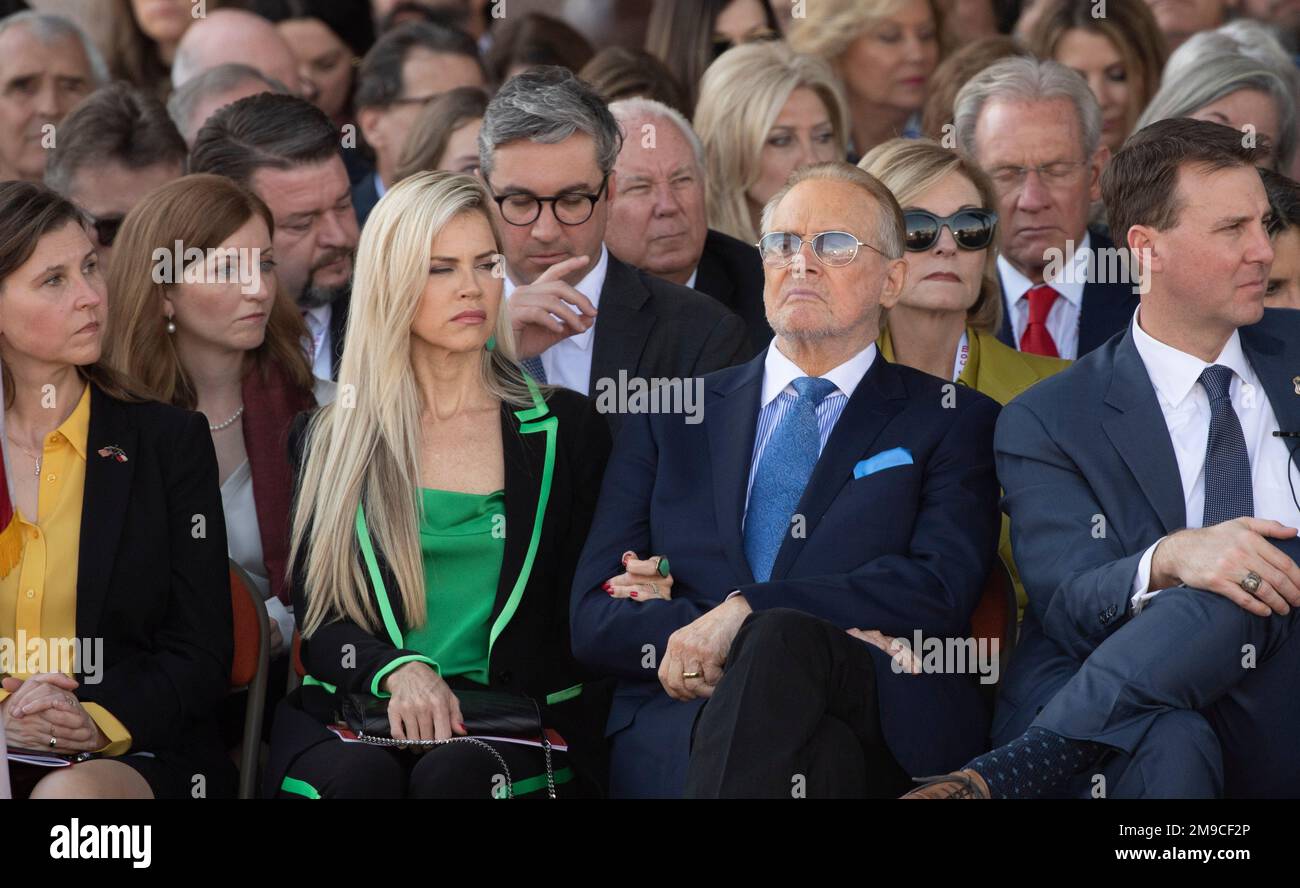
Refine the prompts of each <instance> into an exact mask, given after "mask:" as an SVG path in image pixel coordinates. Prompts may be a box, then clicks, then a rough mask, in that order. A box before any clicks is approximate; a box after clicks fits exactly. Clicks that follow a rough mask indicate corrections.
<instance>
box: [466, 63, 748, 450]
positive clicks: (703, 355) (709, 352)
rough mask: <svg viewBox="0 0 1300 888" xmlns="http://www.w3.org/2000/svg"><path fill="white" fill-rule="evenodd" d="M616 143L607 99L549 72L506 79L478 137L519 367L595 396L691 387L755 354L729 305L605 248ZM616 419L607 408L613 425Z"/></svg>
mask: <svg viewBox="0 0 1300 888" xmlns="http://www.w3.org/2000/svg"><path fill="white" fill-rule="evenodd" d="M621 140H622V135H621V132H620V130H619V127H618V123H617V122H616V121H615V120H614V117H613V116H612V115H611V114H610V112H609V108H608V107H607V106H606V104H605V101H604V100H603V99H602V98H601V97H600V96H599V95H597V94H596V93H595V92H594V91H593V90H592V89H591V87H589V86H588V85H587V84H585V83H583V82H582V81H581V80H578V79H577V78H576V77H574V76H573V74H572V73H571V72H569V71H567V70H566V69H564V68H559V67H554V66H541V67H537V68H534V69H532V70H530V71H527V72H525V73H523V74H520V75H518V76H517V77H514V78H512V79H511V80H509V81H507V83H506V84H505V85H504V86H503V87H502V88H501V90H500V91H499V92H498V93H497V95H496V97H495V98H493V99H492V102H491V103H490V104H489V105H488V108H487V112H486V114H485V115H484V118H483V126H482V129H481V130H480V132H479V162H480V170H481V175H482V177H483V179H484V181H485V182H486V183H487V187H488V190H489V192H491V195H492V198H493V201H494V203H495V204H496V207H497V222H498V227H499V229H500V231H501V239H502V242H503V244H504V250H505V258H506V263H505V264H506V273H507V278H506V282H505V291H506V296H507V298H508V299H509V300H510V313H511V317H512V319H513V321H514V326H515V333H516V339H517V342H516V345H517V347H518V350H519V353H520V354H521V355H522V356H524V357H525V358H526V360H525V364H524V366H525V368H526V369H527V370H528V371H529V372H530V373H531V374H532V375H533V377H534V378H536V379H537V380H539V381H541V382H548V383H551V384H554V385H562V386H564V387H566V388H570V389H573V390H574V391H578V392H581V393H582V394H584V395H588V394H590V395H592V396H593V397H594V396H595V394H596V393H597V391H598V390H602V389H605V388H606V386H607V385H608V382H609V381H618V380H620V379H627V380H643V381H645V384H646V385H650V384H653V383H654V381H655V380H664V379H667V380H683V381H684V380H687V379H691V378H694V377H698V376H702V375H703V374H705V373H710V372H712V371H714V370H718V369H721V368H723V367H730V366H731V365H733V364H736V363H738V362H740V361H743V360H745V359H747V358H748V357H749V356H750V355H752V354H753V350H752V349H751V347H750V344H749V339H748V336H747V334H746V330H745V324H744V322H743V321H742V320H741V319H740V318H738V317H737V316H736V315H734V314H732V313H731V312H730V311H728V310H727V309H726V308H725V307H724V306H722V305H720V304H719V303H718V302H716V301H714V300H712V299H710V298H709V297H708V296H705V295H704V294H702V293H698V292H696V291H694V290H690V289H687V288H686V287H682V286H679V285H677V284H673V283H670V282H668V281H665V280H663V279H661V278H657V277H654V276H653V275H649V274H646V273H644V272H642V271H640V270H638V269H635V268H633V267H632V266H630V265H625V264H624V263H622V262H620V261H619V260H618V259H616V258H615V257H614V256H613V255H611V254H610V252H609V251H608V250H607V249H606V248H605V244H604V239H605V229H606V223H607V221H608V219H609V204H610V199H611V197H612V196H613V195H614V194H615V190H616V188H617V187H618V186H617V182H616V177H615V175H614V162H615V160H616V159H617V157H618V152H619V147H620V144H621ZM620 374H622V375H621V376H620ZM602 381H606V382H602ZM680 384H681V383H678V385H680ZM620 403H622V402H621V401H620ZM619 416H620V414H619V413H618V412H617V411H615V410H608V411H606V418H607V419H608V420H609V422H610V425H611V426H613V427H617V425H618V421H619Z"/></svg>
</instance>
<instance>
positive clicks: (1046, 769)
mask: <svg viewBox="0 0 1300 888" xmlns="http://www.w3.org/2000/svg"><path fill="white" fill-rule="evenodd" d="M1106 749H1107V747H1106V746H1104V745H1102V744H1101V743H1094V742H1092V741H1091V740H1070V739H1068V738H1066V737H1062V736H1061V735H1060V734H1053V733H1052V732H1051V731H1047V730H1044V729H1043V728H1030V729H1029V730H1028V731H1025V733H1023V734H1021V735H1020V736H1019V737H1017V738H1016V739H1015V740H1012V741H1011V742H1010V743H1008V744H1007V745H1006V746H999V747H998V748H997V749H995V750H993V751H992V752H986V753H984V754H983V755H981V756H979V757H978V758H976V759H973V760H972V761H971V763H970V764H968V765H967V766H966V767H967V768H970V769H971V770H973V771H976V772H977V773H978V774H979V775H980V776H981V777H983V778H984V782H985V783H987V784H988V786H989V795H990V796H992V797H993V798H995V799H1034V798H1038V797H1040V796H1043V795H1046V794H1047V793H1050V792H1051V791H1052V790H1054V789H1056V788H1057V787H1059V786H1060V785H1061V784H1062V783H1065V782H1066V781H1067V780H1069V779H1070V778H1071V777H1073V776H1074V775H1075V774H1077V773H1079V772H1080V771H1082V770H1083V769H1084V768H1086V767H1088V766H1089V765H1091V764H1092V763H1093V762H1095V761H1096V760H1097V759H1098V758H1100V757H1101V755H1102V753H1104V752H1105V751H1106Z"/></svg>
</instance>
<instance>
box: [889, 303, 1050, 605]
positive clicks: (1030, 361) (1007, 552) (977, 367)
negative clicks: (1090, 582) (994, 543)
mask: <svg viewBox="0 0 1300 888" xmlns="http://www.w3.org/2000/svg"><path fill="white" fill-rule="evenodd" d="M966 337H967V339H968V340H969V342H970V354H969V355H968V357H967V360H966V366H965V368H963V369H962V371H961V375H960V376H958V377H957V382H959V383H960V384H962V385H966V386H969V387H971V388H973V389H975V391H977V392H980V393H982V394H985V395H988V396H989V397H990V398H992V399H993V400H995V401H997V402H998V403H999V404H1006V403H1007V402H1008V401H1010V400H1011V399H1012V398H1014V397H1015V396H1016V395H1018V394H1020V393H1021V392H1023V391H1024V390H1025V389H1027V388H1029V387H1030V386H1031V385H1033V384H1034V383H1036V382H1038V381H1039V380H1040V379H1046V378H1047V377H1049V376H1051V375H1052V374H1053V373H1058V372H1060V371H1061V370H1064V369H1065V368H1066V367H1068V366H1070V362H1069V361H1066V360H1062V359H1061V358H1045V357H1043V356H1042V355H1030V354H1025V353H1024V352H1020V351H1016V350H1015V349H1014V348H1011V347H1009V346H1007V345H1004V344H1003V343H1002V342H1001V341H1000V340H999V339H998V338H997V337H996V336H994V335H993V334H992V333H982V332H979V331H976V330H974V329H972V328H970V327H967V328H966ZM876 345H877V347H878V348H879V349H880V354H881V355H883V356H884V358H885V360H886V361H891V362H892V361H894V344H893V341H892V340H891V339H890V338H889V330H888V329H886V330H885V331H884V332H883V333H881V334H880V339H879V341H878V342H877V343H876ZM998 554H999V555H1000V556H1001V557H1002V562H1003V563H1004V564H1005V565H1006V566H1007V570H1008V571H1009V572H1010V574H1011V581H1012V582H1013V583H1014V584H1015V586H1016V603H1017V608H1016V610H1017V614H1018V616H1020V617H1023V616H1024V614H1025V604H1026V602H1027V600H1028V599H1027V598H1026V597H1025V587H1024V585H1023V584H1021V582H1020V572H1019V571H1018V570H1016V562H1015V560H1014V559H1012V557H1011V519H1009V518H1007V516H1006V515H1003V516H1002V535H1001V537H1000V538H999V540H998Z"/></svg>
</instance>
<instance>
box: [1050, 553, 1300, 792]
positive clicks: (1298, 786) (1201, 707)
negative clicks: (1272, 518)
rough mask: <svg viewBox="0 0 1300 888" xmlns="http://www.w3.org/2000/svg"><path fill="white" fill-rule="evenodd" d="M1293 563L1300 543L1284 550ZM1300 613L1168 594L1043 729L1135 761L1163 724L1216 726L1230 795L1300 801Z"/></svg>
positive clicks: (1076, 681) (1070, 691)
mask: <svg viewBox="0 0 1300 888" xmlns="http://www.w3.org/2000/svg"><path fill="white" fill-rule="evenodd" d="M1277 542H1278V543H1279V545H1278V548H1280V549H1282V550H1283V551H1285V552H1286V553H1287V554H1288V555H1289V556H1291V557H1292V558H1293V559H1294V558H1297V556H1298V555H1300V552H1298V551H1297V544H1296V542H1295V541H1277ZM1297 623H1300V609H1296V608H1293V609H1292V610H1291V613H1290V614H1288V615H1287V616H1278V615H1277V614H1273V615H1271V616H1268V617H1257V616H1254V615H1252V614H1250V613H1248V612H1246V611H1244V610H1242V609H1241V608H1240V607H1238V606H1237V605H1236V604H1234V603H1232V602H1231V601H1229V600H1228V599H1226V598H1224V597H1223V596H1221V595H1216V594H1214V593H1211V592H1205V591H1202V590H1199V589H1188V588H1186V587H1178V588H1174V589H1166V590H1165V591H1163V592H1161V593H1160V594H1159V595H1158V596H1156V598H1155V599H1154V600H1153V601H1152V602H1151V603H1150V604H1148V605H1147V607H1146V608H1145V609H1144V610H1143V612H1142V613H1141V614H1140V615H1138V616H1137V617H1136V618H1134V619H1132V620H1129V621H1128V622H1127V623H1126V624H1125V625H1124V626H1122V627H1120V628H1119V629H1118V630H1116V632H1115V633H1114V634H1113V635H1111V636H1110V637H1109V638H1107V639H1106V640H1105V641H1104V642H1102V644H1100V645H1099V646H1098V647H1097V648H1096V650H1094V651H1093V652H1092V654H1091V655H1090V656H1089V657H1088V659H1087V660H1086V661H1085V662H1084V663H1083V665H1082V666H1081V667H1080V669H1079V671H1078V672H1077V673H1076V674H1075V675H1074V677H1073V678H1071V679H1070V680H1069V681H1068V682H1067V683H1066V684H1065V686H1064V687H1063V688H1062V689H1061V690H1060V691H1059V692H1058V693H1057V694H1056V696H1055V697H1053V698H1052V700H1051V702H1049V703H1048V704H1047V706H1046V707H1044V709H1043V711H1042V712H1041V713H1040V714H1039V716H1038V718H1037V719H1036V720H1035V721H1034V724H1036V725H1038V726H1040V727H1043V728H1046V729H1047V730H1049V731H1053V732H1055V733H1057V734H1061V735H1062V736H1065V737H1071V738H1074V739H1081V740H1094V741H1097V742H1099V743H1104V744H1106V745H1108V746H1112V747H1114V748H1116V749H1119V750H1122V751H1123V752H1125V753H1127V754H1129V755H1133V754H1134V753H1136V752H1138V751H1139V750H1140V748H1141V746H1142V744H1143V743H1144V742H1145V741H1146V739H1147V737H1148V734H1149V733H1150V731H1151V730H1152V726H1153V725H1155V724H1156V723H1157V722H1158V721H1159V720H1160V719H1162V718H1164V717H1165V716H1166V715H1167V714H1168V713H1171V712H1176V711H1179V710H1183V711H1192V712H1199V713H1200V714H1201V715H1202V716H1204V718H1205V720H1206V721H1208V723H1209V724H1210V726H1212V727H1213V729H1214V733H1215V734H1216V735H1217V737H1218V740H1219V744H1220V746H1221V750H1222V756H1223V779H1224V792H1225V793H1226V794H1227V795H1229V796H1238V797H1255V798H1257V797H1261V796H1282V797H1293V796H1294V795H1295V794H1296V793H1300V758H1297V756H1296V753H1295V750H1296V746H1295V736H1296V734H1297V733H1298V732H1300V707H1298V706H1297V705H1296V699H1297V696H1296V695H1297V688H1298V687H1300V640H1298V639H1296V638H1295V636H1296V634H1297V633H1296V632H1295V631H1294V630H1295V627H1296V625H1297Z"/></svg>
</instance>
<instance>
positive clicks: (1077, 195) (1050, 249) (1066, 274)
mask: <svg viewBox="0 0 1300 888" xmlns="http://www.w3.org/2000/svg"><path fill="white" fill-rule="evenodd" d="M954 107H955V109H956V116H955V125H956V128H957V139H958V141H959V142H960V144H961V145H962V147H963V148H964V149H965V151H966V152H967V153H968V154H969V155H970V156H971V157H973V158H975V161H976V162H977V163H978V164H979V165H980V166H981V167H982V168H983V169H984V171H985V172H987V173H988V174H989V177H990V178H991V179H992V180H993V187H994V189H995V190H996V191H997V195H998V206H997V211H998V240H999V244H998V248H999V253H998V278H999V280H1000V281H1001V284H1002V294H1003V299H1004V301H1005V306H1006V311H1005V312H1004V314H1003V321H1002V329H1001V330H1000V331H999V333H998V338H999V339H1001V340H1002V341H1003V342H1004V343H1006V344H1007V345H1009V346H1011V347H1012V348H1018V349H1020V350H1021V351H1027V352H1033V353H1034V354H1039V355H1048V356H1050V357H1053V358H1057V357H1059V358H1068V359H1071V360H1073V359H1074V358H1078V357H1082V356H1083V355H1085V354H1087V353H1088V352H1090V351H1092V350H1093V349H1094V348H1096V347H1097V346H1099V345H1101V344H1102V343H1103V342H1105V341H1106V340H1107V339H1109V338H1110V337H1111V336H1114V335H1115V334H1116V333H1117V332H1119V331H1120V330H1121V329H1123V327H1124V325H1125V324H1126V323H1127V322H1128V321H1129V319H1130V318H1132V317H1133V310H1134V309H1135V308H1137V301H1138V297H1137V292H1136V291H1137V288H1136V287H1135V286H1134V285H1133V283H1132V282H1130V280H1129V275H1128V274H1127V273H1126V271H1125V266H1124V264H1123V263H1122V262H1121V261H1120V259H1119V256H1118V254H1117V253H1116V252H1115V245H1114V244H1113V243H1112V242H1111V241H1110V239H1109V238H1108V237H1106V236H1105V235H1104V234H1103V233H1101V232H1100V231H1096V230H1091V229H1089V228H1088V214H1089V210H1090V208H1091V206H1092V203H1093V202H1094V201H1096V200H1098V199H1099V197H1100V177H1101V171H1102V169H1103V168H1104V167H1105V165H1106V159H1107V158H1108V157H1109V150H1108V149H1107V148H1106V147H1105V146H1104V145H1102V144H1101V108H1100V107H1099V106H1098V105H1097V100H1096V99H1095V98H1094V97H1093V94H1092V90H1090V89H1089V88H1088V84H1087V83H1086V82H1085V81H1084V80H1083V78H1082V77H1080V76H1079V75H1078V74H1076V73H1074V72H1073V71H1071V70H1070V69H1069V68H1066V67H1065V66H1063V65H1060V64H1058V63H1056V62H1053V61H1039V60H1037V59H1031V58H1020V57H1017V58H1011V59H1003V60H1002V61H1000V62H998V63H997V64H994V65H990V66H989V67H988V68H986V69H985V70H984V71H982V72H980V74H979V75H978V76H976V77H974V78H972V79H971V81H970V82H969V83H967V84H966V86H964V87H962V90H961V92H959V93H958V94H957V99H956V101H955V105H954Z"/></svg>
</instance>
